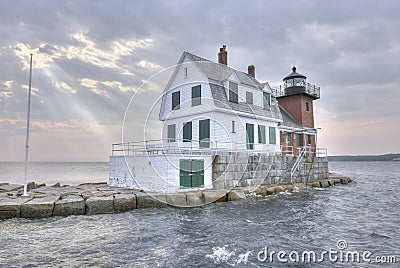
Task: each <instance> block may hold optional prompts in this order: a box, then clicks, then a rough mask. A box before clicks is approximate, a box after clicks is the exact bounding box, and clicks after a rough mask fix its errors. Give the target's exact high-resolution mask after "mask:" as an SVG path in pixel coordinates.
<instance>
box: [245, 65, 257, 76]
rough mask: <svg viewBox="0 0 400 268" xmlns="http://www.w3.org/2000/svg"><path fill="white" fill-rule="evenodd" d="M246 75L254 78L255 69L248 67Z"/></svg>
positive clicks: (251, 66) (252, 66)
mask: <svg viewBox="0 0 400 268" xmlns="http://www.w3.org/2000/svg"><path fill="white" fill-rule="evenodd" d="M247 73H248V74H249V75H251V76H252V77H254V78H256V67H254V65H249V67H247Z"/></svg>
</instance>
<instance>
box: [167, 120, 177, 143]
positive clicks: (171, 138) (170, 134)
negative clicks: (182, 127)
mask: <svg viewBox="0 0 400 268" xmlns="http://www.w3.org/2000/svg"><path fill="white" fill-rule="evenodd" d="M175 139H176V136H175V124H173V125H168V142H174V141H175Z"/></svg>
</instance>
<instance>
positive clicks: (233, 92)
mask: <svg viewBox="0 0 400 268" xmlns="http://www.w3.org/2000/svg"><path fill="white" fill-rule="evenodd" d="M229 101H230V102H234V103H238V84H236V83H234V82H231V81H229Z"/></svg>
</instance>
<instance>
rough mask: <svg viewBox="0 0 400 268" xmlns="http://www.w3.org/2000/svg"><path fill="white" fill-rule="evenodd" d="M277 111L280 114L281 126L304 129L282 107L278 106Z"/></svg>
mask: <svg viewBox="0 0 400 268" xmlns="http://www.w3.org/2000/svg"><path fill="white" fill-rule="evenodd" d="M279 110H280V112H281V114H282V119H283V122H282V126H284V127H291V128H299V129H305V128H304V126H303V125H302V124H301V123H300V122H299V121H297V120H296V118H294V117H293V116H292V115H291V114H290V113H289V112H288V111H286V110H285V109H284V108H283V107H282V106H280V105H279Z"/></svg>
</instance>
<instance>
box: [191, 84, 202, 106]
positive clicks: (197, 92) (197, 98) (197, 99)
mask: <svg viewBox="0 0 400 268" xmlns="http://www.w3.org/2000/svg"><path fill="white" fill-rule="evenodd" d="M200 104H201V85H198V86H195V87H192V106H197V105H200Z"/></svg>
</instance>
